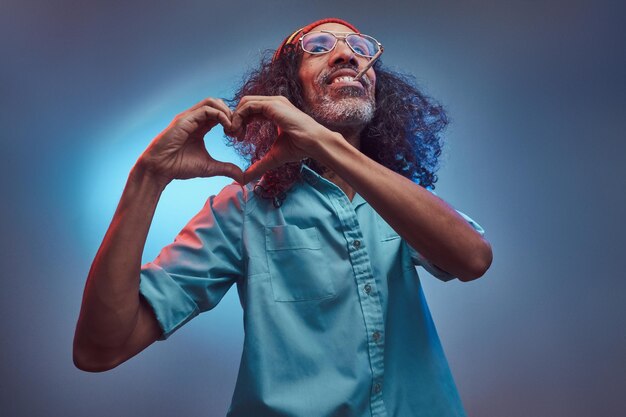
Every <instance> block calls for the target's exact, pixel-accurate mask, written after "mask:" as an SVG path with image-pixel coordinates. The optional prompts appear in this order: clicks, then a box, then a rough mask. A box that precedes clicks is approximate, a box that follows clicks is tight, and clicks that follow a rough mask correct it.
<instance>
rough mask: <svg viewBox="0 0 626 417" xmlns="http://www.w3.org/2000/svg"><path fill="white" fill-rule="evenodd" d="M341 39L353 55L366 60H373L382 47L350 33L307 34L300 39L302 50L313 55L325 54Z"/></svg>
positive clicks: (366, 37)
mask: <svg viewBox="0 0 626 417" xmlns="http://www.w3.org/2000/svg"><path fill="white" fill-rule="evenodd" d="M339 39H343V40H344V41H345V42H346V44H347V45H348V46H349V47H350V49H352V51H354V53H355V54H357V55H360V56H364V57H366V58H373V57H374V56H375V55H376V54H377V53H378V52H379V51H382V49H383V46H382V45H381V43H380V42H378V41H377V40H376V39H374V38H372V37H371V36H368V35H363V34H361V33H352V32H329V31H326V30H322V31H319V32H309V33H307V34H305V35H303V36H302V37H301V38H300V46H301V47H302V50H303V51H305V52H308V53H310V54H314V55H321V54H327V53H329V52H330V51H332V50H333V49H335V46H337V41H338V40H339Z"/></svg>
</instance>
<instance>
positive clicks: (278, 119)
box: [74, 19, 491, 417]
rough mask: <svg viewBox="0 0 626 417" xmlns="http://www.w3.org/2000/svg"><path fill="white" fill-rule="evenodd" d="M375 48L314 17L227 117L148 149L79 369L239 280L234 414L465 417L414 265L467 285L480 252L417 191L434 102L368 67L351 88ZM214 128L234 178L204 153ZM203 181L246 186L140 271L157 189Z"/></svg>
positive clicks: (102, 258) (124, 355) (112, 241)
mask: <svg viewBox="0 0 626 417" xmlns="http://www.w3.org/2000/svg"><path fill="white" fill-rule="evenodd" d="M380 48H381V46H380V44H378V42H377V41H375V40H374V39H373V38H371V37H368V36H366V35H362V34H360V33H359V32H358V30H357V29H356V28H355V27H354V26H353V25H351V24H350V23H348V22H345V21H342V20H339V19H324V20H321V21H317V22H314V23H312V24H310V25H308V26H306V27H304V28H302V29H300V30H298V31H296V32H295V33H294V34H293V35H292V36H290V37H288V38H287V39H286V40H285V41H284V42H283V44H282V45H281V46H280V47H279V49H278V50H277V51H276V53H275V55H274V57H273V59H272V61H270V62H264V63H263V64H262V67H261V69H260V70H259V71H257V72H255V73H253V74H252V76H251V78H250V80H249V81H248V82H247V83H246V84H244V86H243V87H242V89H241V90H240V92H239V93H238V94H237V96H236V97H235V100H234V102H235V103H236V104H237V106H236V108H235V109H234V110H231V109H230V108H229V107H228V106H227V105H226V104H224V102H222V101H221V100H217V99H211V98H209V99H206V100H203V101H202V102H200V103H198V104H197V105H196V106H194V107H192V108H190V109H189V110H187V111H185V112H183V113H181V114H180V115H178V116H177V117H176V118H175V119H174V121H173V122H172V124H171V125H170V126H169V127H168V128H167V129H165V130H164V131H163V132H162V133H161V134H160V135H159V136H158V137H157V138H155V139H154V140H153V141H152V143H151V144H150V145H149V147H148V148H147V149H146V150H145V152H144V153H143V154H142V155H141V157H140V158H139V159H138V161H137V163H136V165H135V166H134V167H133V169H132V171H131V173H130V176H129V179H128V183H127V185H126V187H125V189H124V192H123V194H122V198H121V201H120V204H119V207H118V209H117V211H116V213H115V215H114V218H113V221H112V223H111V226H110V228H109V230H108V231H107V234H106V236H105V238H104V241H103V243H102V246H101V248H100V250H99V251H98V254H97V255H96V257H95V260H94V263H93V265H92V269H91V271H90V273H89V277H88V280H87V285H86V288H85V293H84V298H83V304H82V309H81V314H80V318H79V321H78V324H77V330H76V336H75V343H74V358H75V359H74V360H75V363H76V365H77V366H78V367H79V368H81V369H84V370H88V371H102V370H106V369H110V368H113V367H115V366H117V365H118V364H120V363H122V362H124V361H125V360H127V359H129V358H130V357H132V356H134V355H135V354H137V353H138V352H140V351H141V350H143V349H144V348H146V347H147V346H148V345H150V344H151V343H153V342H154V341H155V340H157V339H165V338H167V337H168V336H169V335H170V334H172V333H173V332H174V331H175V330H177V329H178V328H180V327H181V326H182V325H183V324H185V323H186V322H188V321H189V320H190V319H191V318H193V317H195V316H196V315H197V314H198V313H200V312H202V311H206V310H209V309H211V308H213V307H214V306H215V305H216V304H217V303H218V302H219V300H220V299H221V298H222V296H223V295H224V294H225V293H226V291H227V290H228V289H229V288H230V287H231V286H232V285H233V284H237V290H238V292H239V296H240V299H241V304H242V307H243V311H244V330H245V340H244V348H243V355H242V362H241V366H240V370H239V376H238V380H237V386H236V388H235V393H234V396H233V400H232V405H231V408H230V411H229V415H230V416H283V415H285V416H286V415H289V416H331V415H332V416H437V417H441V416H460V415H464V412H463V408H462V405H461V402H460V399H459V397H458V394H457V392H456V388H455V385H454V382H453V379H452V376H451V374H450V371H449V369H448V365H447V363H446V360H445V356H444V354H443V351H442V348H441V346H440V344H439V340H438V338H437V334H436V331H435V328H434V325H433V323H432V320H431V318H430V314H429V311H428V307H427V305H426V302H425V300H424V297H423V293H422V290H421V287H420V282H419V278H418V276H417V273H416V270H415V265H422V266H424V267H425V268H427V269H428V270H429V271H430V272H432V273H433V274H434V275H436V276H438V277H440V278H441V279H444V280H448V279H451V278H452V277H458V278H459V279H461V280H464V281H468V280H472V279H475V278H478V277H480V276H481V275H483V274H484V272H485V271H486V270H487V268H488V267H489V265H490V263H491V249H490V246H489V244H488V243H487V242H486V241H485V240H484V239H483V238H482V229H481V228H480V226H478V225H477V224H476V223H474V222H473V221H471V220H470V219H469V218H467V217H466V216H465V217H464V216H463V215H460V214H459V213H457V212H456V211H455V210H453V209H452V208H450V207H449V206H448V205H447V204H446V203H444V202H443V201H442V200H441V199H439V198H438V197H436V196H434V195H433V194H432V193H431V192H430V191H429V190H427V189H425V188H424V187H429V188H431V187H432V185H433V183H434V181H435V179H436V178H435V176H434V170H435V168H436V162H437V158H438V156H439V154H440V141H439V138H438V132H439V131H440V130H441V129H442V128H443V126H445V114H444V113H443V111H442V110H441V108H440V107H438V106H436V105H434V104H432V103H431V102H430V101H429V100H427V99H426V98H425V97H424V96H422V95H421V94H420V93H419V92H418V91H417V90H416V89H415V88H414V87H412V86H411V85H410V84H409V83H408V82H407V81H406V79H404V78H402V77H400V76H398V75H395V74H393V73H391V72H389V71H386V70H384V68H383V66H382V65H381V64H380V62H378V63H376V65H375V66H373V67H370V68H369V69H367V70H366V72H365V74H364V75H363V76H362V77H361V78H358V77H356V76H357V73H358V72H359V71H362V70H363V69H364V68H367V66H368V64H371V63H372V61H371V60H372V59H373V57H374V56H376V54H377V53H378V52H381V50H380ZM379 55H380V54H379V53H378V56H379ZM355 78H357V79H356V80H355ZM217 124H221V125H222V126H223V127H224V130H225V132H226V133H227V134H228V135H229V136H230V137H232V138H235V139H233V144H234V145H235V146H236V147H237V148H238V149H239V150H240V151H241V152H242V153H243V154H244V155H247V156H248V157H249V158H250V160H251V162H252V165H251V166H250V167H249V168H248V169H247V170H246V172H242V171H241V170H240V169H239V168H238V167H237V166H235V165H233V164H230V163H224V162H219V161H215V160H214V159H212V158H211V157H210V155H209V154H208V153H207V151H206V149H205V147H204V142H203V137H204V135H205V134H206V132H207V131H209V130H210V129H211V128H213V127H214V126H216V125H217ZM381 144H382V145H381ZM215 175H226V176H229V177H231V178H233V179H235V180H236V181H237V182H238V183H239V184H246V185H245V186H241V185H239V184H237V183H233V184H231V185H230V186H227V187H225V188H224V189H223V190H222V191H221V192H220V193H219V195H217V196H214V197H211V198H210V199H209V200H208V202H207V204H206V205H205V207H204V208H203V209H202V211H201V212H200V213H198V215H197V216H195V217H194V218H193V219H192V220H191V221H190V222H189V224H188V225H187V226H185V228H184V229H183V231H182V232H181V233H180V234H179V236H178V237H177V238H176V240H175V242H174V243H173V244H171V245H170V246H168V247H166V248H164V249H163V250H162V252H161V254H160V255H159V257H158V258H157V259H156V260H155V261H154V262H152V263H149V264H147V265H144V266H143V267H142V266H141V254H142V251H143V245H144V243H145V239H146V236H147V233H148V229H149V226H150V223H151V220H152V216H153V213H154V210H155V207H156V205H157V201H158V199H159V196H160V194H161V192H162V191H163V189H164V188H165V186H166V185H167V184H168V183H169V182H170V181H171V180H173V179H186V178H193V177H200V176H205V177H206V176H215ZM258 177H262V178H261V180H260V181H258V182H257V181H256V179H257V178H258ZM416 182H419V184H417V183H416Z"/></svg>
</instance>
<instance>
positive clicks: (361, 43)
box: [346, 34, 378, 57]
mask: <svg viewBox="0 0 626 417" xmlns="http://www.w3.org/2000/svg"><path fill="white" fill-rule="evenodd" d="M346 42H348V45H350V47H351V48H352V50H353V51H354V52H356V53H357V54H359V55H363V56H367V57H373V56H374V55H376V52H378V42H376V40H375V39H374V38H372V37H371V36H367V35H360V34H353V35H348V36H347V37H346Z"/></svg>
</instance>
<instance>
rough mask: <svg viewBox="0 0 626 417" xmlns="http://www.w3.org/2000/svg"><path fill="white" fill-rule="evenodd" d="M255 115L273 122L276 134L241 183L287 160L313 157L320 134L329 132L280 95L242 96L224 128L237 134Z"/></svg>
mask: <svg viewBox="0 0 626 417" xmlns="http://www.w3.org/2000/svg"><path fill="white" fill-rule="evenodd" d="M258 117H263V118H265V119H267V120H269V121H271V122H272V123H274V124H275V125H276V126H277V128H278V137H277V139H276V141H275V142H274V144H273V145H272V147H271V148H270V150H269V151H268V152H267V154H265V156H264V157H263V158H261V159H260V160H259V161H257V162H255V163H254V164H253V165H251V166H250V167H249V168H248V169H247V170H246V172H245V173H244V174H243V176H244V178H243V180H244V183H248V182H250V181H251V180H253V179H256V178H259V177H260V176H261V175H263V174H264V173H265V172H266V171H269V170H271V169H274V168H278V167H279V166H281V165H284V164H286V163H288V162H296V161H300V160H302V159H303V158H306V157H309V156H313V157H315V156H314V154H315V151H316V150H317V149H318V146H319V143H320V138H322V137H324V135H327V134H328V133H330V130H328V129H327V128H325V127H324V126H322V125H321V124H319V123H318V122H317V121H315V120H314V119H313V118H312V117H311V116H309V115H308V114H306V113H304V112H302V111H301V110H299V109H298V108H297V107H296V106H294V105H293V104H291V102H290V101H289V100H288V99H287V98H285V97H283V96H273V97H266V96H246V97H244V98H242V99H241V101H240V102H239V105H238V106H237V108H236V109H235V111H234V112H233V115H232V119H231V120H232V123H231V126H230V128H228V129H225V131H226V133H227V134H228V135H230V136H234V137H241V135H242V134H243V133H245V126H246V123H247V122H248V121H249V120H251V119H253V118H258Z"/></svg>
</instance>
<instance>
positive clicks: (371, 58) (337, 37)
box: [298, 30, 384, 81]
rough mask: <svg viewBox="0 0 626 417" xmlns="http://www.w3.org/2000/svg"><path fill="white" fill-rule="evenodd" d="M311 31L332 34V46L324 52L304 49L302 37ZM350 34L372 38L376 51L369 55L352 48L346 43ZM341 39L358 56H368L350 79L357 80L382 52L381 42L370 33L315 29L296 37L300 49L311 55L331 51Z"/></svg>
mask: <svg viewBox="0 0 626 417" xmlns="http://www.w3.org/2000/svg"><path fill="white" fill-rule="evenodd" d="M311 33H328V34H330V35H333V37H334V38H335V43H334V45H333V47H332V48H330V49H329V50H328V51H324V52H309V51H307V50H306V49H304V41H303V39H304V37H305V36H307V35H309V34H311ZM350 35H360V36H365V37H367V38H368V39H371V40H373V41H374V42H375V43H376V45H377V46H378V51H377V52H376V53H375V54H374V55H373V56H369V55H363V54H361V53H359V52H357V51H355V50H354V48H353V47H352V45H350V44H349V43H348V36H350ZM340 39H343V41H344V42H345V43H346V45H348V48H350V50H351V51H352V52H354V53H355V54H357V55H358V56H362V57H363V58H369V62H368V63H367V64H366V65H365V67H363V69H362V70H361V71H359V73H358V74H357V75H355V76H354V77H353V78H352V79H353V80H354V81H357V80H359V79H360V78H361V77H362V76H363V75H364V74H365V73H366V72H367V71H368V70H369V69H370V68H371V67H372V66H373V65H374V63H375V62H376V60H377V59H378V58H380V56H381V55H382V54H383V50H384V48H383V44H382V43H380V42H378V41H377V40H376V39H375V38H373V37H371V36H370V35H364V34H362V33H356V32H331V31H330V30H317V31H314V32H308V33H305V34H304V35H302V36H300V39H298V42H299V43H300V48H302V50H303V51H304V52H306V53H307V54H311V55H324V54H328V53H330V52H332V51H333V50H334V49H335V47H336V46H337V44H338V43H339V40H340Z"/></svg>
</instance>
